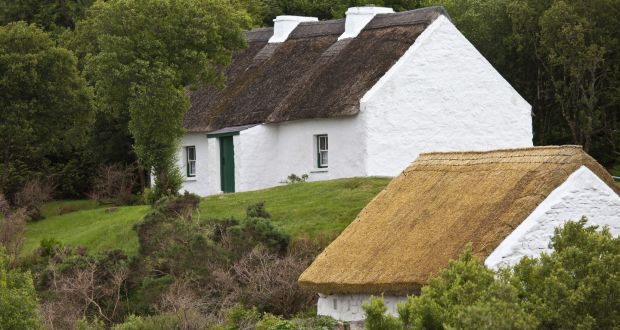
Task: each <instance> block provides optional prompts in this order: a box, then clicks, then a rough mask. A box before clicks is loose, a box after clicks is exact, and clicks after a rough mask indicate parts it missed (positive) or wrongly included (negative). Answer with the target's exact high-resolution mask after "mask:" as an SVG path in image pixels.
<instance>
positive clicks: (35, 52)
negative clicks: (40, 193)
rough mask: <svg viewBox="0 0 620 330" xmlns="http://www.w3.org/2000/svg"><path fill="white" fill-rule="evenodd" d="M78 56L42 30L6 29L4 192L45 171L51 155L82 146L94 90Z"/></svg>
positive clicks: (0, 187)
mask: <svg viewBox="0 0 620 330" xmlns="http://www.w3.org/2000/svg"><path fill="white" fill-rule="evenodd" d="M76 65H77V61H76V58H75V56H74V55H73V54H72V53H71V52H70V51H68V50H66V49H64V48H61V47H58V46H56V45H55V44H54V42H53V41H52V40H51V39H50V37H49V35H48V34H47V33H46V32H44V31H43V30H41V29H40V28H38V27H36V26H34V25H29V24H26V23H24V22H18V23H10V24H8V25H5V26H2V27H0V76H2V77H3V79H1V80H0V109H2V111H1V112H0V149H1V150H0V192H4V193H5V194H7V196H12V194H13V193H14V192H15V191H16V190H17V189H18V188H19V186H21V185H22V184H23V182H24V181H25V180H26V178H27V177H29V176H32V175H33V174H36V173H41V172H44V171H45V168H46V166H49V163H50V162H49V161H48V160H47V159H46V156H48V155H50V154H60V153H63V152H67V151H69V150H72V148H75V147H76V146H78V145H80V144H81V143H82V141H83V140H84V136H85V133H86V129H85V127H87V124H88V123H89V121H90V118H91V111H90V110H91V91H90V89H89V88H88V87H87V85H86V81H85V80H84V79H83V78H82V77H81V76H80V74H79V72H78V69H77V66H76Z"/></svg>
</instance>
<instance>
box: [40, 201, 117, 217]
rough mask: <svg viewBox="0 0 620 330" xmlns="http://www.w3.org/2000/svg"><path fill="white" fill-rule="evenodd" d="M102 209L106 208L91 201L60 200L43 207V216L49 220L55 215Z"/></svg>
mask: <svg viewBox="0 0 620 330" xmlns="http://www.w3.org/2000/svg"><path fill="white" fill-rule="evenodd" d="M100 207H105V206H104V205H99V203H97V202H96V201H94V200H90V199H80V200H58V201H52V202H49V203H46V204H45V205H43V207H41V214H43V216H44V217H46V218H49V217H53V216H55V215H61V214H66V213H70V212H75V211H81V210H91V209H96V208H100Z"/></svg>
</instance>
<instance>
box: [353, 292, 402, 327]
mask: <svg viewBox="0 0 620 330" xmlns="http://www.w3.org/2000/svg"><path fill="white" fill-rule="evenodd" d="M362 309H363V310H364V314H365V315H366V323H365V326H366V329H368V330H398V329H402V328H403V325H402V323H401V322H400V321H399V320H398V319H397V318H396V317H394V316H391V315H387V314H386V313H385V312H386V311H387V307H386V306H385V302H384V301H383V298H379V297H370V300H369V301H368V302H366V303H363V304H362Z"/></svg>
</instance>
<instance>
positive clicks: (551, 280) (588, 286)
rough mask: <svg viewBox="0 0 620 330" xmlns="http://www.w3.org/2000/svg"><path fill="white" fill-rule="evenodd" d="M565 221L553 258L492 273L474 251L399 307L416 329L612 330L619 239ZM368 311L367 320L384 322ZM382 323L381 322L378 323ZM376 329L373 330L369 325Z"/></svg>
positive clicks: (618, 320)
mask: <svg viewBox="0 0 620 330" xmlns="http://www.w3.org/2000/svg"><path fill="white" fill-rule="evenodd" d="M585 224H586V219H581V221H579V222H570V221H569V222H567V223H566V224H565V225H564V227H562V228H558V229H556V231H555V234H554V236H553V237H552V239H551V243H550V246H551V247H552V248H553V252H552V253H551V254H544V253H543V254H542V255H541V256H540V257H538V258H523V259H522V260H521V261H520V262H519V263H518V264H517V265H515V266H514V267H508V268H505V269H502V270H500V271H499V272H494V271H492V270H490V269H487V268H486V267H484V265H483V264H482V263H480V262H479V261H477V260H476V259H475V258H474V257H473V256H472V253H471V247H468V248H467V249H466V251H465V254H464V255H463V256H462V257H461V258H460V259H459V260H457V261H452V262H450V264H449V265H448V267H447V268H446V269H445V270H443V271H442V272H441V273H440V274H439V275H438V276H437V277H436V278H434V279H432V280H431V281H430V282H429V284H428V285H427V286H426V287H424V288H423V289H422V293H421V295H420V296H417V297H410V298H409V299H408V300H407V302H406V303H405V304H404V305H401V306H399V315H400V318H401V320H402V322H403V324H404V326H405V327H406V328H413V329H444V328H450V329H453V328H454V329H473V328H475V329H534V328H543V329H573V328H577V329H614V328H617V327H619V326H620V315H619V314H618V310H620V285H618V279H619V278H620V257H619V256H620V238H614V237H613V236H612V235H611V233H610V232H609V230H608V229H607V228H604V229H603V230H600V231H599V230H597V228H596V227H595V226H591V227H586V225H585ZM378 311H380V308H376V309H375V308H373V309H369V310H368V311H367V317H368V320H367V325H369V323H368V322H370V323H372V324H374V322H379V323H380V322H381V321H382V317H381V315H379V314H378V313H377V312H378ZM376 320H378V321H376ZM369 328H370V326H369Z"/></svg>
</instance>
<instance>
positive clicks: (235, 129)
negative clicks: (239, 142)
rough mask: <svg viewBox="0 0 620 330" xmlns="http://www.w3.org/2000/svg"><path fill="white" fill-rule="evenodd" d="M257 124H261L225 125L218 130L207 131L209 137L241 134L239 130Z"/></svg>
mask: <svg viewBox="0 0 620 330" xmlns="http://www.w3.org/2000/svg"><path fill="white" fill-rule="evenodd" d="M257 125H260V124H251V125H242V126H231V127H225V128H222V129H218V130H217V131H213V132H209V133H207V138H219V137H224V136H233V135H239V132H241V131H244V130H246V129H248V128H252V127H254V126H257Z"/></svg>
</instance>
